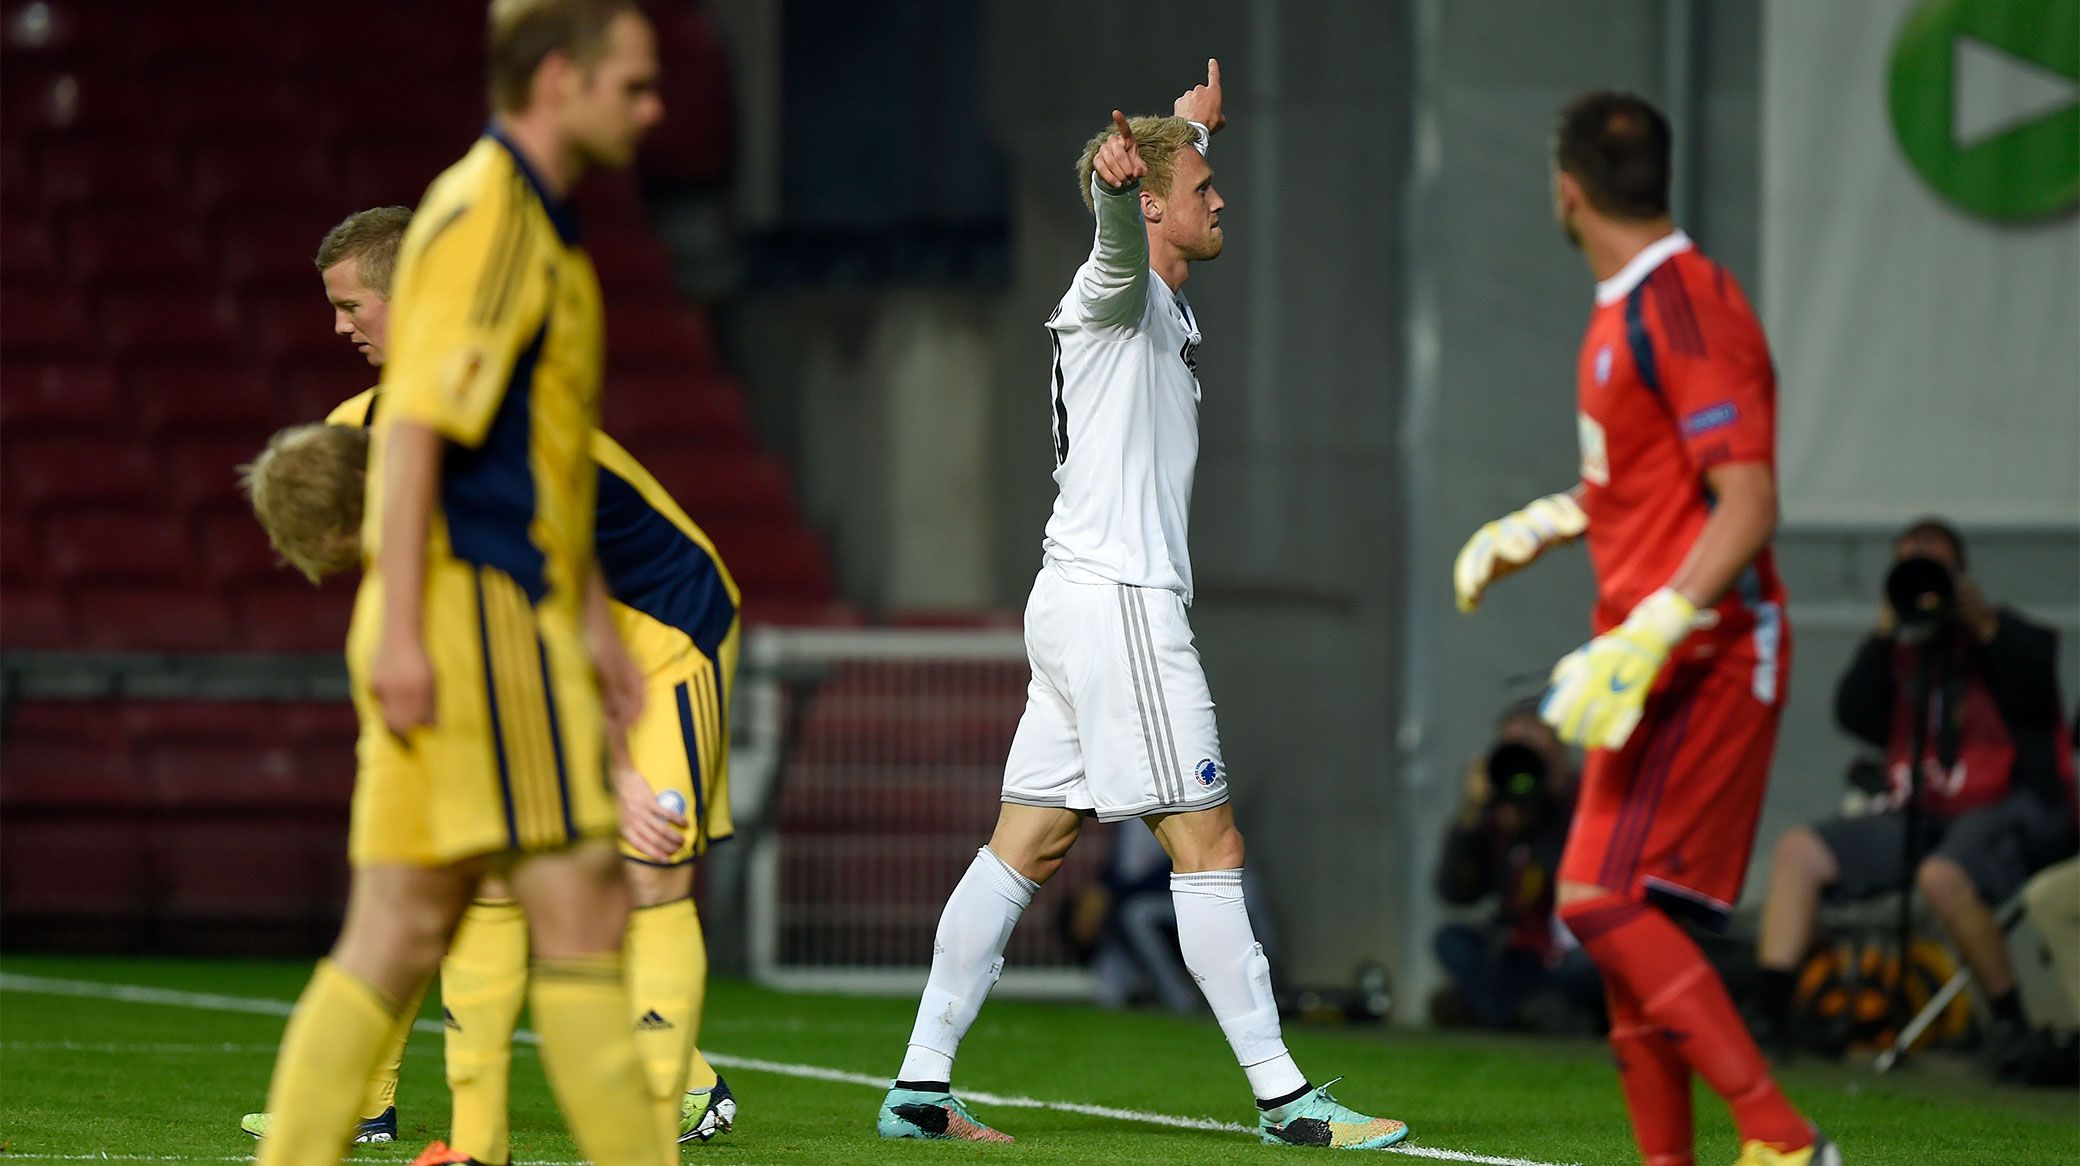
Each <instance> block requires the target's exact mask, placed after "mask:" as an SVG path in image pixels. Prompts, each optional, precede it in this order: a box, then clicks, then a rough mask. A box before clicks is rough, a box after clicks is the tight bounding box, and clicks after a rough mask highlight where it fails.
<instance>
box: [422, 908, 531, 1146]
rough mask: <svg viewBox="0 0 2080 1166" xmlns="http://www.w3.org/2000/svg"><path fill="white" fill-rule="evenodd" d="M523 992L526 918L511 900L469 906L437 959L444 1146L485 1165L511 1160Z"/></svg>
mask: <svg viewBox="0 0 2080 1166" xmlns="http://www.w3.org/2000/svg"><path fill="white" fill-rule="evenodd" d="M526 997H527V916H526V915H525V914H524V913H522V912H521V910H520V905H519V904H518V903H515V902H513V901H512V900H510V899H500V900H495V901H494V900H485V899H479V900H477V901H476V902H473V903H471V904H470V905H469V910H468V911H466V912H464V913H463V916H462V925H461V926H460V927H458V928H456V929H455V939H454V941H453V942H451V943H450V944H449V945H448V957H447V958H446V959H444V960H442V961H441V1018H442V1021H443V1022H444V1024H445V1026H446V1028H447V1060H448V1091H449V1092H450V1093H451V1094H452V1095H453V1097H454V1102H455V1109H454V1114H453V1116H452V1118H451V1119H450V1127H449V1133H448V1143H449V1145H450V1147H451V1148H453V1149H454V1150H455V1151H456V1152H458V1153H462V1154H467V1155H469V1156H470V1157H471V1158H474V1159H476V1160H477V1161H479V1162H485V1163H489V1164H491V1166H500V1164H502V1163H505V1162H508V1161H510V1160H511V1158H512V1149H511V1147H510V1146H509V1145H508V1144H507V1143H508V1134H509V1132H510V1131H509V1127H508V1124H507V1123H508V1116H507V1095H508V1093H509V1092H510V1085H511V1079H512V1067H513V1026H514V1025H515V1024H517V1023H519V1020H520V1005H521V1002H522V1001H524V1000H525V999H526Z"/></svg>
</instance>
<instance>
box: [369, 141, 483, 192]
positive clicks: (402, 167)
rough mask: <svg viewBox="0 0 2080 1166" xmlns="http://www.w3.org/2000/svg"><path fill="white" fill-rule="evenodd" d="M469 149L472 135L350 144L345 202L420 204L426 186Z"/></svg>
mask: <svg viewBox="0 0 2080 1166" xmlns="http://www.w3.org/2000/svg"><path fill="white" fill-rule="evenodd" d="M468 149H469V139H468V138H467V137H460V138H458V140H455V141H452V142H447V143H440V144H428V145H421V146H403V145H397V144H390V145H381V146H366V145H350V146H349V147H348V148H347V151H346V154H345V158H344V161H343V162H342V163H341V166H340V183H341V186H342V189H343V190H344V191H345V194H346V199H345V202H346V205H347V206H349V207H352V208H354V209H356V210H359V209H361V208H364V207H373V206H392V205H396V206H418V205H419V200H420V199H421V198H422V197H423V196H424V195H425V194H426V188H427V186H429V185H430V184H432V182H433V180H434V179H435V178H438V177H440V173H441V171H443V170H446V169H447V168H448V167H450V166H452V165H454V164H455V162H456V161H457V160H458V159H460V158H461V157H462V155H463V152H464V151H466V150H468Z"/></svg>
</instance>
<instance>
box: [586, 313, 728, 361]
mask: <svg viewBox="0 0 2080 1166" xmlns="http://www.w3.org/2000/svg"><path fill="white" fill-rule="evenodd" d="M607 351H609V352H611V353H613V354H614V370H613V371H614V373H615V375H619V374H620V373H622V372H635V371H638V370H654V369H659V368H663V369H669V370H671V371H674V372H679V373H682V374H683V373H695V372H710V371H713V370H715V369H716V368H717V367H718V366H717V363H716V359H715V342H714V337H713V336H712V335H711V334H710V332H709V328H708V321H707V317H706V316H704V315H702V314H701V313H699V312H695V311H691V310H689V309H685V308H680V307H677V306H675V305H672V304H658V303H649V304H642V303H627V304H615V305H613V306H612V308H611V310H610V311H609V312H608V313H607Z"/></svg>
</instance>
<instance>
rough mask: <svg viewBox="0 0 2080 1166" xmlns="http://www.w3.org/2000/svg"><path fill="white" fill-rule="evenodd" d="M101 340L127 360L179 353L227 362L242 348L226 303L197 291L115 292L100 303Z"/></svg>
mask: <svg viewBox="0 0 2080 1166" xmlns="http://www.w3.org/2000/svg"><path fill="white" fill-rule="evenodd" d="M100 316H101V326H102V337H103V340H104V341H105V343H106V344H107V346H108V348H109V350H110V351H113V352H115V353H117V354H120V355H123V356H129V357H141V356H146V355H159V356H163V355H167V354H174V353H178V354H180V355H182V356H183V357H189V358H199V357H212V358H219V359H229V358H230V356H231V354H232V353H233V352H234V351H236V350H238V349H240V348H242V347H246V346H247V345H246V343H245V338H244V337H243V336H242V334H241V333H240V332H239V329H238V326H237V325H238V318H237V314H236V312H235V311H234V310H233V307H232V304H231V303H230V301H228V300H222V299H210V298H207V297H204V296H202V295H199V294H198V293H196V292H193V291H189V292H170V291H167V292H127V291H126V292H114V293H111V294H109V295H107V296H104V297H103V298H102V300H101V311H100Z"/></svg>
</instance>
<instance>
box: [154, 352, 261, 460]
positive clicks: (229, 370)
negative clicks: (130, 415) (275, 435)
mask: <svg viewBox="0 0 2080 1166" xmlns="http://www.w3.org/2000/svg"><path fill="white" fill-rule="evenodd" d="M130 384H131V399H132V400H133V401H135V402H136V406H135V415H136V418H137V420H138V422H140V423H141V424H142V425H143V427H144V428H145V430H146V431H148V432H152V433H202V432H209V431H221V430H226V429H228V430H232V431H234V432H236V433H239V434H241V435H250V434H252V433H254V432H256V431H258V430H260V429H263V428H268V427H278V426H281V425H287V424H289V423H290V422H292V421H294V420H296V419H297V418H296V414H295V413H294V412H293V411H292V410H291V409H290V408H289V407H288V403H287V402H286V401H284V400H283V399H282V393H281V383H280V380H279V378H277V377H275V376H273V375H271V374H270V373H269V372H268V370H266V369H265V368H261V367H258V366H256V365H254V364H252V363H250V362H245V363H229V364H222V363H217V362H215V361H153V362H151V363H143V364H140V365H139V366H138V368H137V371H136V372H135V373H133V374H132V375H131V378H130ZM253 452H255V453H258V452H259V447H258V446H255V447H254V448H253Z"/></svg>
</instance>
